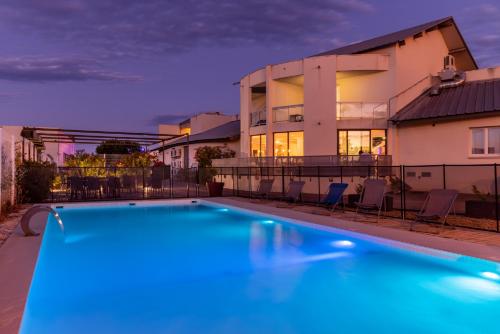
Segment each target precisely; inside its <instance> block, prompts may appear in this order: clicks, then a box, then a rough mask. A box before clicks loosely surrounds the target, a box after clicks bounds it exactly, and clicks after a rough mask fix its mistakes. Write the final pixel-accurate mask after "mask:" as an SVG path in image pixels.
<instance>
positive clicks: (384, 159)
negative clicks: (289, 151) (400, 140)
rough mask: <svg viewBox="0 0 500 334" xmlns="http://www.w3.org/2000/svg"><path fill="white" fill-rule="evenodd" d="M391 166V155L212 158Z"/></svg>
mask: <svg viewBox="0 0 500 334" xmlns="http://www.w3.org/2000/svg"><path fill="white" fill-rule="evenodd" d="M360 165H378V166H391V165H392V156H391V155H376V154H373V155H366V156H365V155H362V156H360V155H317V156H290V157H276V156H275V157H251V158H228V159H214V160H212V166H214V167H281V166H360Z"/></svg>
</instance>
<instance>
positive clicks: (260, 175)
mask: <svg viewBox="0 0 500 334" xmlns="http://www.w3.org/2000/svg"><path fill="white" fill-rule="evenodd" d="M498 169H499V166H498V165H497V164H490V165H422V166H403V165H401V166H380V165H378V166H361V165H359V166H342V165H340V166H278V167H276V166H275V167H269V166H267V167H266V166H260V167H255V166H250V167H213V168H210V169H206V170H205V169H198V168H186V169H178V168H170V167H152V168H118V167H116V168H58V170H57V177H56V181H55V182H54V187H53V190H52V192H51V196H50V198H49V200H50V201H54V202H64V201H93V200H119V199H154V198H189V197H206V196H208V191H207V188H206V186H205V185H204V184H203V183H204V180H206V178H205V177H203V175H215V179H216V180H217V181H220V182H223V183H224V191H223V196H241V197H253V195H254V193H255V192H256V191H257V190H258V186H259V182H260V180H261V179H274V183H273V189H272V191H271V194H270V197H271V198H279V197H281V196H282V195H283V194H285V193H286V191H287V188H288V184H289V182H290V181H292V180H300V181H304V182H305V185H304V189H303V192H302V195H301V201H302V202H304V203H306V204H312V205H317V204H319V203H320V202H321V201H322V199H323V198H324V196H325V195H326V193H327V191H328V186H329V184H330V183H332V182H337V183H340V182H341V183H347V184H348V187H347V190H346V192H345V197H344V207H345V209H346V210H350V209H354V205H353V203H354V202H355V201H357V200H358V199H359V191H360V189H361V186H362V184H363V182H364V180H366V179H367V178H378V179H385V180H386V183H387V195H386V207H385V210H384V214H385V215H386V216H388V217H394V218H402V219H413V218H414V217H415V213H416V212H418V210H419V209H420V208H421V207H422V205H423V203H424V201H425V198H426V196H427V194H428V192H429V191H430V190H431V189H443V188H444V189H456V190H457V191H458V192H459V196H458V198H457V201H456V202H455V206H454V213H455V214H452V215H451V216H450V217H449V222H450V223H451V224H453V225H456V226H462V227H468V228H473V229H480V230H487V231H495V232H500V227H499V213H500V212H499V210H500V207H499V201H498V192H499V185H498V175H499V170H498Z"/></svg>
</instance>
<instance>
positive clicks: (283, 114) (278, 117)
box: [273, 104, 304, 122]
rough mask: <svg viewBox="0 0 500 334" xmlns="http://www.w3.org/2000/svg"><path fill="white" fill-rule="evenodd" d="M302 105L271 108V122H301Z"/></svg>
mask: <svg viewBox="0 0 500 334" xmlns="http://www.w3.org/2000/svg"><path fill="white" fill-rule="evenodd" d="M303 121H304V105H303V104H293V105H289V106H279V107H273V122H303Z"/></svg>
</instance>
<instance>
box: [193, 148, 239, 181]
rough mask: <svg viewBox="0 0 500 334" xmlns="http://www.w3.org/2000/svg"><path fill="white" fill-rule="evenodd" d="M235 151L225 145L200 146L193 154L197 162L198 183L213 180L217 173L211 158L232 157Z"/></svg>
mask: <svg viewBox="0 0 500 334" xmlns="http://www.w3.org/2000/svg"><path fill="white" fill-rule="evenodd" d="M235 155H236V152H235V151H233V150H231V149H229V148H228V147H226V146H202V147H199V148H198V149H197V150H196V153H195V155H194V158H195V160H196V161H197V162H198V170H199V180H198V182H199V184H205V183H207V182H211V181H213V179H214V177H215V175H217V169H216V168H213V167H212V160H213V159H227V158H234V157H235Z"/></svg>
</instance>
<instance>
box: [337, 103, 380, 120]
mask: <svg viewBox="0 0 500 334" xmlns="http://www.w3.org/2000/svg"><path fill="white" fill-rule="evenodd" d="M386 118H387V103H371V102H337V120H352V119H372V120H375V119H386Z"/></svg>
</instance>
